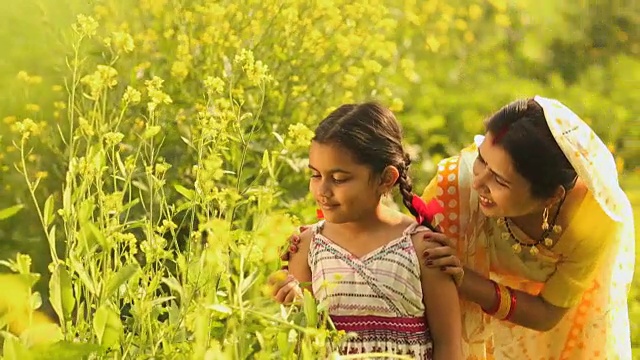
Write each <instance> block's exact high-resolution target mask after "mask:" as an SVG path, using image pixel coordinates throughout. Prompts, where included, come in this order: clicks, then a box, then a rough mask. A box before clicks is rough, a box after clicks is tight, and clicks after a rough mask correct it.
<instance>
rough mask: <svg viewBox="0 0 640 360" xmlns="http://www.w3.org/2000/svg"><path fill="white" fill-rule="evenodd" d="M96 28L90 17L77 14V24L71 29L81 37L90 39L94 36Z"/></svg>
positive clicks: (93, 20) (96, 24) (94, 21)
mask: <svg viewBox="0 0 640 360" xmlns="http://www.w3.org/2000/svg"><path fill="white" fill-rule="evenodd" d="M98 26H99V24H98V22H97V21H96V20H95V19H94V18H92V17H91V16H86V15H83V14H79V15H78V16H77V23H75V24H73V25H72V26H71V28H72V29H73V31H75V32H76V33H77V34H79V35H81V36H88V37H92V36H94V35H95V34H96V32H97V30H98Z"/></svg>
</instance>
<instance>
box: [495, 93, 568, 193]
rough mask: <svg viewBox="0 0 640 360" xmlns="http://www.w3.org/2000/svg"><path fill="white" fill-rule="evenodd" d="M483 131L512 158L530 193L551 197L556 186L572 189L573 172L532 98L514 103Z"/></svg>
mask: <svg viewBox="0 0 640 360" xmlns="http://www.w3.org/2000/svg"><path fill="white" fill-rule="evenodd" d="M486 130H487V132H490V133H491V134H492V135H493V137H494V143H496V144H500V145H501V146H502V147H503V148H504V149H505V150H506V151H507V152H508V153H509V155H511V158H512V159H513V164H514V166H515V169H516V171H517V172H518V173H519V174H520V175H522V176H523V177H524V178H525V179H527V181H529V183H530V184H531V194H532V195H533V196H534V197H536V198H540V199H545V198H549V197H552V196H553V194H554V193H555V191H556V189H558V186H563V187H564V188H565V189H566V190H567V191H569V190H571V189H572V188H573V186H574V185H575V181H576V179H577V173H576V170H575V169H574V168H573V166H571V163H570V162H569V160H568V159H567V157H566V156H565V155H564V153H563V152H562V149H560V146H559V145H558V143H557V142H556V140H555V139H554V137H553V134H551V130H549V126H548V125H547V121H546V119H545V117H544V110H543V109H542V107H541V106H540V104H538V103H537V102H536V101H535V100H534V99H522V100H516V101H514V102H512V103H510V104H507V105H505V106H504V107H503V108H502V109H500V110H498V112H496V113H495V114H494V115H493V116H491V117H490V118H489V119H488V120H487V122H486Z"/></svg>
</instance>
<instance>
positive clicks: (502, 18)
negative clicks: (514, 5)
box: [495, 14, 511, 28]
mask: <svg viewBox="0 0 640 360" xmlns="http://www.w3.org/2000/svg"><path fill="white" fill-rule="evenodd" d="M495 21H496V24H498V25H499V26H501V27H505V28H506V27H509V26H511V19H509V16H508V15H505V14H496V17H495Z"/></svg>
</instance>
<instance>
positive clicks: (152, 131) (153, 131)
mask: <svg viewBox="0 0 640 360" xmlns="http://www.w3.org/2000/svg"><path fill="white" fill-rule="evenodd" d="M160 129H161V128H160V126H158V125H154V126H149V127H148V128H147V129H146V130H145V131H144V133H142V138H143V139H150V138H152V137H154V136H156V135H158V133H159V132H160Z"/></svg>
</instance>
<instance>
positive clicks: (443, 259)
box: [422, 232, 464, 287]
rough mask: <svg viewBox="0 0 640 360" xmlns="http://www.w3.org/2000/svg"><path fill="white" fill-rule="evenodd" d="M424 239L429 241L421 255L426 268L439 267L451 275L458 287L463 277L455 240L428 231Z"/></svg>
mask: <svg viewBox="0 0 640 360" xmlns="http://www.w3.org/2000/svg"><path fill="white" fill-rule="evenodd" d="M424 240H425V241H427V242H428V243H429V245H428V246H427V249H426V250H425V251H423V253H422V256H423V259H424V262H425V265H426V266H427V267H428V268H440V270H441V271H443V272H445V273H447V274H449V275H451V276H452V277H453V280H454V281H455V283H456V285H457V286H458V287H460V285H461V284H462V280H463V278H464V268H463V267H462V262H461V261H460V259H459V258H458V256H457V255H456V244H455V240H453V239H450V238H448V237H447V236H446V235H444V234H441V233H435V232H428V233H426V234H425V235H424Z"/></svg>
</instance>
